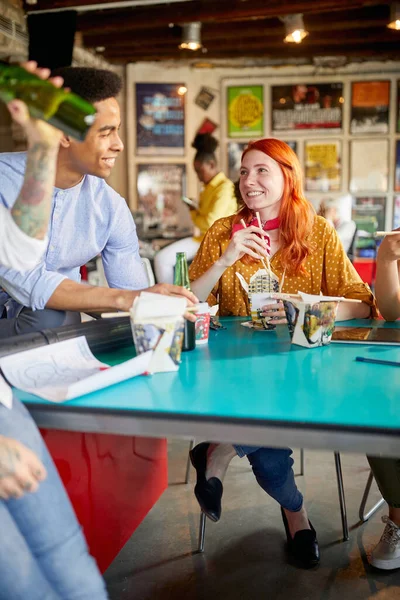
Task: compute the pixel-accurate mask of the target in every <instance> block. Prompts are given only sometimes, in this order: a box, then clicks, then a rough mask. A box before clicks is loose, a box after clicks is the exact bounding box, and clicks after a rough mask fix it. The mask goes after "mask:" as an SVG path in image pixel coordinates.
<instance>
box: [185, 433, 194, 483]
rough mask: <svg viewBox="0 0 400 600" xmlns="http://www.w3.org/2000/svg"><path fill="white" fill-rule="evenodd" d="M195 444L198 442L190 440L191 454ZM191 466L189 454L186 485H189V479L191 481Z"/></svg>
mask: <svg viewBox="0 0 400 600" xmlns="http://www.w3.org/2000/svg"><path fill="white" fill-rule="evenodd" d="M195 443H196V440H195V439H193V440H190V444H189V452H190V451H191V450H193V448H194V445H195ZM190 464H191V463H190V456H189V453H188V457H187V462H186V475H185V483H189V479H190Z"/></svg>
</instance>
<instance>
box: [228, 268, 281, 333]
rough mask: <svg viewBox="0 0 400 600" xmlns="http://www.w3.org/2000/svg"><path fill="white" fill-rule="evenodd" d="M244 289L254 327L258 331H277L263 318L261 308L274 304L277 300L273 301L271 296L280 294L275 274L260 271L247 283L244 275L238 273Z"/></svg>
mask: <svg viewBox="0 0 400 600" xmlns="http://www.w3.org/2000/svg"><path fill="white" fill-rule="evenodd" d="M236 275H237V277H238V278H239V281H240V283H241V285H242V288H243V289H244V290H245V291H246V292H247V295H248V298H249V304H250V311H251V320H252V322H253V326H254V327H255V328H256V329H257V328H258V329H275V325H271V323H270V322H267V321H266V320H265V319H264V318H263V317H262V316H261V308H262V306H264V305H265V304H274V302H276V300H274V299H271V294H272V293H276V292H279V280H278V278H277V276H276V275H275V273H272V271H271V273H269V272H268V271H267V270H266V269H259V270H258V271H257V272H256V273H254V275H252V277H251V278H250V282H249V283H247V282H246V280H245V279H244V277H243V275H241V274H240V273H236Z"/></svg>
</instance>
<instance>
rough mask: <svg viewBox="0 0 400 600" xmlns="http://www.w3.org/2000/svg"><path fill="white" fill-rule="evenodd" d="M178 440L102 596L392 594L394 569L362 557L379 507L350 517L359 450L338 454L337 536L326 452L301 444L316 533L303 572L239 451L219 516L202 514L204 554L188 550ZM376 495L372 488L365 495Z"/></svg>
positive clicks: (386, 597)
mask: <svg viewBox="0 0 400 600" xmlns="http://www.w3.org/2000/svg"><path fill="white" fill-rule="evenodd" d="M187 449H188V442H185V441H178V440H172V441H171V443H170V445H169V455H170V472H169V480H170V485H169V488H168V490H167V491H166V492H165V493H164V495H163V496H162V498H161V499H160V501H159V502H158V503H157V504H156V506H155V507H154V508H153V509H152V511H151V512H150V514H149V515H148V516H147V517H146V519H145V520H144V521H143V523H142V524H141V525H140V527H139V528H138V529H137V531H136V532H135V534H134V535H133V536H132V538H131V540H130V541H129V542H128V544H127V545H126V546H125V548H124V549H123V550H122V551H121V552H120V554H119V556H118V557H117V558H116V559H115V561H114V562H113V564H112V565H111V566H110V568H109V569H108V570H107V572H106V581H107V585H108V589H109V592H110V598H111V600H131V599H132V600H150V599H151V600H214V599H218V600H225V599H229V600H253V599H254V600H258V599H259V598H260V599H261V598H262V599H265V600H267V599H268V600H288V599H290V600H292V599H293V600H311V599H318V600H347V599H349V600H366V599H369V598H373V599H374V600H400V570H399V571H391V572H382V571H377V570H375V569H372V568H371V567H370V566H369V565H368V562H367V554H368V552H370V550H371V548H373V546H374V545H375V543H376V542H377V540H378V539H379V537H380V535H381V533H382V530H383V525H382V523H381V520H380V519H381V516H382V514H384V513H385V511H386V509H381V510H380V511H379V512H378V513H376V514H375V515H374V516H373V517H372V518H371V520H370V522H368V523H367V524H365V525H363V526H361V527H357V526H354V525H355V524H356V523H357V521H358V507H359V503H360V499H361V495H362V491H363V489H364V486H365V482H366V479H367V476H368V472H369V470H368V463H367V461H366V458H365V456H360V455H355V454H348V455H346V454H343V455H342V468H343V473H344V483H345V490H346V500H347V510H348V518H349V524H350V527H351V532H350V540H349V541H348V542H346V543H343V542H342V541H341V521H340V512H339V504H338V495H337V487H336V476H335V468H334V460H333V453H331V452H312V451H306V454H305V457H306V467H305V476H304V477H297V483H298V485H299V487H300V489H301V490H302V492H303V493H304V494H305V497H306V504H307V508H308V512H309V516H310V519H311V521H312V523H313V525H314V527H315V529H316V530H317V532H318V539H319V543H320V549H321V563H320V566H319V567H318V568H316V569H313V570H311V571H302V570H298V569H296V568H295V567H293V566H291V565H288V564H287V563H286V560H285V551H284V530H283V524H282V522H281V517H280V513H279V507H278V506H277V504H276V502H275V501H273V500H272V499H271V498H269V497H267V496H266V494H265V493H264V492H263V491H262V490H261V489H260V488H259V486H258V484H257V482H256V481H255V479H254V476H253V474H252V472H251V470H250V467H249V465H248V462H247V459H242V460H239V459H234V461H232V463H231V465H230V468H229V470H228V474H227V476H226V479H225V483H224V498H223V514H222V517H221V520H220V521H219V523H217V524H214V523H211V522H210V521H207V532H206V548H205V553H204V554H196V553H194V551H195V550H196V547H197V534H198V525H199V509H198V505H197V502H196V500H195V498H194V496H193V493H192V490H193V481H194V471H193V470H192V474H191V477H192V481H191V483H190V484H188V485H185V484H184V483H183V480H184V474H185V466H186V457H187ZM295 457H298V453H297V452H295ZM295 471H296V464H295ZM378 497H379V496H378V493H377V491H376V487H374V488H373V494H372V495H371V501H374V500H376V499H377V498H378Z"/></svg>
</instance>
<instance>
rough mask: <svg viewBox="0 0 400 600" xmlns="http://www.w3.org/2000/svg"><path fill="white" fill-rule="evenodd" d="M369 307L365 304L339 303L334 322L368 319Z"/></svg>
mask: <svg viewBox="0 0 400 600" xmlns="http://www.w3.org/2000/svg"><path fill="white" fill-rule="evenodd" d="M370 315H371V307H370V306H369V305H368V304H366V302H360V303H353V302H340V303H339V306H338V311H337V315H336V321H349V320H350V319H368V317H369V316H370Z"/></svg>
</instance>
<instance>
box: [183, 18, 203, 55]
mask: <svg viewBox="0 0 400 600" xmlns="http://www.w3.org/2000/svg"><path fill="white" fill-rule="evenodd" d="M201 46H202V44H201V23H200V21H194V22H192V23H184V24H183V25H182V42H181V43H180V44H179V48H180V49H181V50H198V49H199V48H201Z"/></svg>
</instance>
